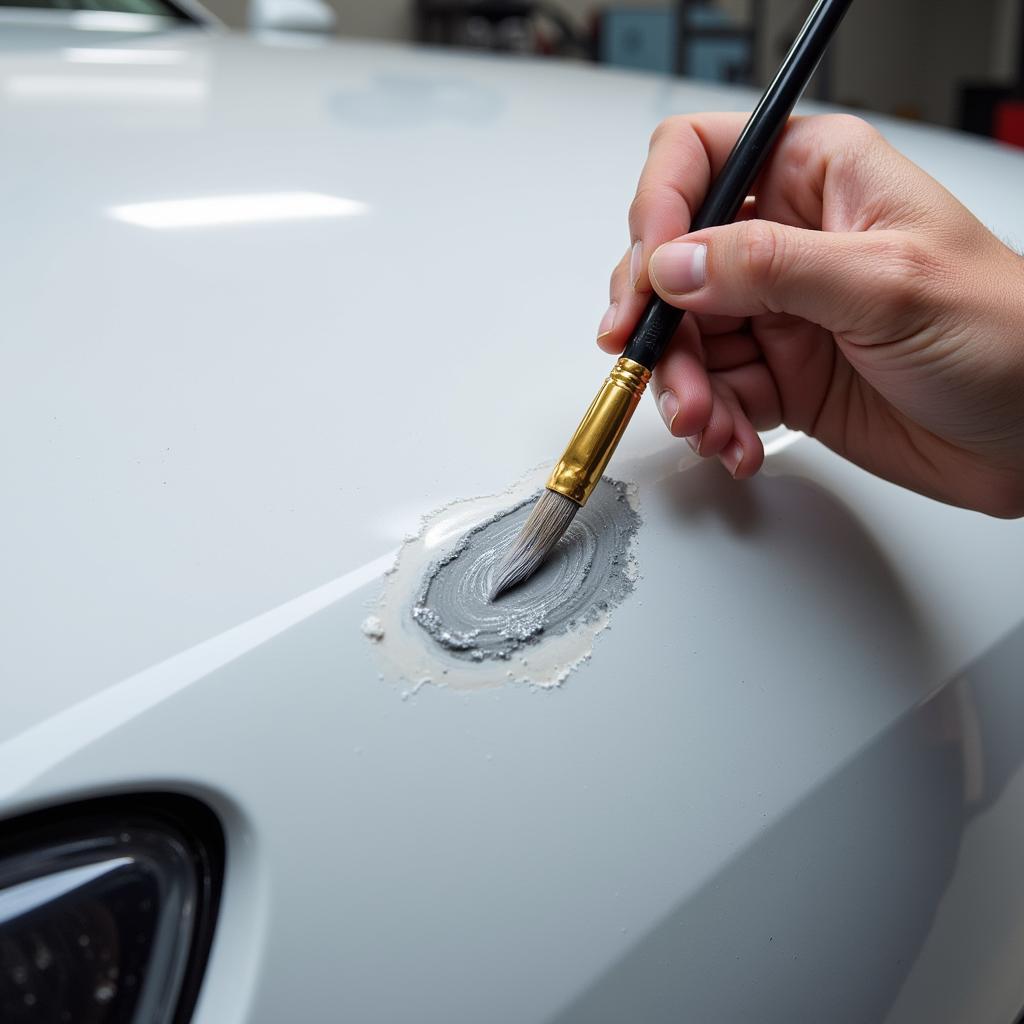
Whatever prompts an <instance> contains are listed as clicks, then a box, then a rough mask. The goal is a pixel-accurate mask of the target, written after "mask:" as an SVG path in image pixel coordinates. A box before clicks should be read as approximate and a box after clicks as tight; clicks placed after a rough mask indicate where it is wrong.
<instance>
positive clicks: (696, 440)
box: [685, 431, 703, 455]
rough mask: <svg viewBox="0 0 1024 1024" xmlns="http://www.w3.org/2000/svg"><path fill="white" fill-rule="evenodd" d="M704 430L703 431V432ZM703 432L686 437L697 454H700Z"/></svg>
mask: <svg viewBox="0 0 1024 1024" xmlns="http://www.w3.org/2000/svg"><path fill="white" fill-rule="evenodd" d="M702 433H703V431H701V434H702ZM701 434H691V435H690V436H689V437H687V438H685V441H686V443H687V444H688V445H689V446H690V447H691V448H692V449H693V451H694V454H695V455H700V438H701Z"/></svg>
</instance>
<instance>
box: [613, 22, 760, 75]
mask: <svg viewBox="0 0 1024 1024" xmlns="http://www.w3.org/2000/svg"><path fill="white" fill-rule="evenodd" d="M688 15H689V25H690V27H691V28H693V29H695V30H698V31H699V30H700V29H706V28H725V29H728V28H733V27H734V26H733V24H732V22H731V21H730V20H729V18H728V16H727V15H726V14H725V12H724V11H720V10H719V9H718V8H716V7H712V6H710V5H707V6H703V5H702V6H692V7H690V8H689V9H688ZM675 40H676V12H675V10H674V9H673V8H670V7H646V8H636V7H609V8H606V9H605V10H604V11H603V12H602V15H601V39H600V45H599V54H600V59H601V62H602V63H604V64H614V65H615V66H616V67H620V68H636V69H638V70H641V71H660V72H662V73H664V74H669V73H671V72H672V70H673V66H674V63H675V61H674V56H675V45H676V44H675ZM750 64H751V53H750V43H749V42H748V40H747V39H743V38H738V39H701V38H699V37H698V38H695V39H692V40H690V41H689V42H688V43H687V53H686V67H687V77H689V78H700V79H705V80H708V81H713V82H733V81H741V80H743V79H744V78H745V77H746V75H747V73H748V69H749V67H750Z"/></svg>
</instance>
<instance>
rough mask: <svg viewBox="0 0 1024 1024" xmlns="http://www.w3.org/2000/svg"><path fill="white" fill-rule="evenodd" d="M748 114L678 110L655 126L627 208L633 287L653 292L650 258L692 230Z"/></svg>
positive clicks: (635, 289)
mask: <svg viewBox="0 0 1024 1024" xmlns="http://www.w3.org/2000/svg"><path fill="white" fill-rule="evenodd" d="M747 117H748V115H747V114H744V113H741V112H736V113H723V114H680V115H678V116H676V117H669V118H666V119H665V120H664V121H662V122H661V124H659V125H658V127H657V128H656V129H655V130H654V134H653V135H652V136H651V144H650V149H649V151H648V154H647V162H646V163H645V164H644V169H643V171H641V173H640V180H639V182H638V183H637V187H636V196H635V198H634V199H633V202H632V205H631V206H630V208H629V236H630V243H631V245H632V246H633V257H632V259H631V261H630V263H631V270H632V271H633V273H631V277H632V278H633V280H631V282H630V283H631V284H632V286H633V290H634V291H637V292H649V291H650V290H651V283H650V279H649V277H648V274H647V261H648V259H650V256H651V254H652V253H653V252H654V250H655V249H657V248H658V246H659V245H661V244H662V243H663V242H668V241H670V240H671V239H673V238H678V237H679V236H680V235H685V234H686V233H687V232H688V231H689V230H690V221H691V220H692V219H693V215H694V213H696V211H697V209H698V208H699V206H700V204H701V202H702V201H703V200H704V196H705V195H706V193H707V190H708V187H709V185H710V183H711V181H712V180H713V179H714V177H715V176H717V174H718V173H719V171H721V169H722V166H723V165H724V164H725V160H726V157H728V155H729V152H730V150H731V149H732V147H733V144H734V143H735V142H736V139H737V138H738V136H739V134H740V132H741V131H742V130H743V125H744V124H745V123H746V121H747ZM638 243H639V248H638Z"/></svg>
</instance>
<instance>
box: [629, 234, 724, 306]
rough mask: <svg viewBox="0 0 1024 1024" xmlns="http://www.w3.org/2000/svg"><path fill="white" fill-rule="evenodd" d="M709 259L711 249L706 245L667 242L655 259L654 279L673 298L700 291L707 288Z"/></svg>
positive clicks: (652, 266)
mask: <svg viewBox="0 0 1024 1024" xmlns="http://www.w3.org/2000/svg"><path fill="white" fill-rule="evenodd" d="M707 257H708V247H707V246H706V245H704V244H702V243H698V242H666V243H665V244H664V245H662V246H660V247H659V248H657V249H656V250H655V251H654V255H653V256H652V257H651V277H652V279H654V280H656V281H657V282H658V286H659V287H660V288H661V290H662V291H665V292H671V293H672V294H673V295H683V294H685V293H686V292H693V291H696V290H697V289H698V288H701V287H703V285H704V273H705V268H706V265H707ZM630 266H631V267H632V259H630ZM631 272H632V271H631Z"/></svg>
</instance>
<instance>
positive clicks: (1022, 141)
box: [992, 100, 1024, 149]
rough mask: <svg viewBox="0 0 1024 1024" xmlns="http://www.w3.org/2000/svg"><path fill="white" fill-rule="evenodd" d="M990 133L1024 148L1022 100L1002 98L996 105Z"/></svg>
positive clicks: (1012, 144) (1023, 109) (1003, 140)
mask: <svg viewBox="0 0 1024 1024" xmlns="http://www.w3.org/2000/svg"><path fill="white" fill-rule="evenodd" d="M992 135H993V137H994V138H997V139H1000V140H1001V141H1002V142H1009V143H1010V145H1011V146H1020V147H1021V148H1022V149H1024V100H1003V102H1002V103H1000V104H998V105H997V106H996V109H995V116H994V117H993V118H992Z"/></svg>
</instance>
